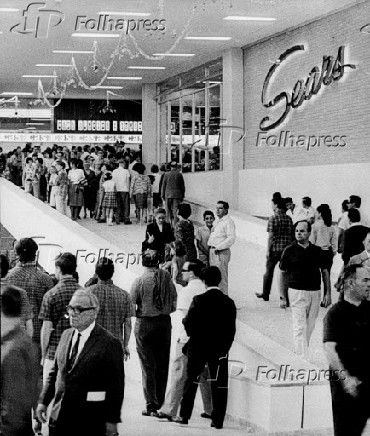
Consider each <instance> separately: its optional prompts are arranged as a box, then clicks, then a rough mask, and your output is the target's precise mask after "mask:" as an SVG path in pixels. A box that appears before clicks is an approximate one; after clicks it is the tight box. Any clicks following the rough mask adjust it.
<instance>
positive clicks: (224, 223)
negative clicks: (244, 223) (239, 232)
mask: <svg viewBox="0 0 370 436" xmlns="http://www.w3.org/2000/svg"><path fill="white" fill-rule="evenodd" d="M235 239H236V236H235V224H234V221H233V220H232V219H231V218H230V217H229V215H225V216H223V217H222V218H221V219H219V220H218V221H216V223H215V224H214V226H213V231H212V233H211V235H210V237H209V239H208V246H209V247H215V248H216V250H226V249H227V248H230V247H231V246H232V245H233V244H234V242H235Z"/></svg>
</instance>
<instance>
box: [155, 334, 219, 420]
mask: <svg viewBox="0 0 370 436" xmlns="http://www.w3.org/2000/svg"><path fill="white" fill-rule="evenodd" d="M184 345H185V344H184V343H183V342H177V344H176V354H175V358H174V361H173V364H172V367H171V375H170V380H171V384H170V388H169V389H167V393H166V398H165V400H164V403H163V405H162V407H161V409H160V410H159V412H162V413H165V414H166V415H170V416H176V415H177V411H178V409H179V407H180V404H181V399H182V394H183V391H184V385H185V381H186V377H187V370H186V368H187V365H188V358H187V356H185V354H183V352H182V349H183V347H184ZM208 374H209V372H208V367H206V368H205V369H204V371H203V372H202V374H201V376H200V378H199V386H200V392H201V395H202V400H203V407H204V411H205V413H207V414H208V415H211V413H212V393H211V384H210V382H208V381H207V380H208V378H209V376H208Z"/></svg>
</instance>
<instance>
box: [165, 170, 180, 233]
mask: <svg viewBox="0 0 370 436" xmlns="http://www.w3.org/2000/svg"><path fill="white" fill-rule="evenodd" d="M161 196H162V198H163V199H164V201H165V204H166V211H167V219H168V221H169V222H170V223H171V224H172V226H175V224H176V222H177V216H176V211H177V206H178V205H179V204H180V203H182V201H183V199H184V197H185V182H184V177H183V176H182V174H181V173H180V172H179V171H178V170H177V163H176V162H171V171H168V172H167V173H165V174H164V175H163V180H162V186H161Z"/></svg>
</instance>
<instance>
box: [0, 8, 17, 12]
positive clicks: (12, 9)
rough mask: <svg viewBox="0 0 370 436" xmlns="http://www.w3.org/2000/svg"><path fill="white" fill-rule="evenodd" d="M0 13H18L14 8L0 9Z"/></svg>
mask: <svg viewBox="0 0 370 436" xmlns="http://www.w3.org/2000/svg"><path fill="white" fill-rule="evenodd" d="M0 12H19V9H16V8H0Z"/></svg>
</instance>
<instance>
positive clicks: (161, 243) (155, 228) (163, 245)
mask: <svg viewBox="0 0 370 436" xmlns="http://www.w3.org/2000/svg"><path fill="white" fill-rule="evenodd" d="M165 218H166V211H165V210H164V209H162V208H158V209H157V210H156V211H155V221H154V223H150V224H148V226H147V228H146V232H145V241H143V243H142V251H143V252H144V251H145V250H147V249H150V250H155V251H157V252H158V254H159V255H160V262H164V261H165V260H168V259H167V258H168V255H169V251H170V249H169V244H170V243H171V242H172V241H174V240H175V236H174V234H173V230H172V228H171V225H170V224H169V223H167V222H166V221H165ZM166 249H167V252H166ZM166 255H167V256H166Z"/></svg>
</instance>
